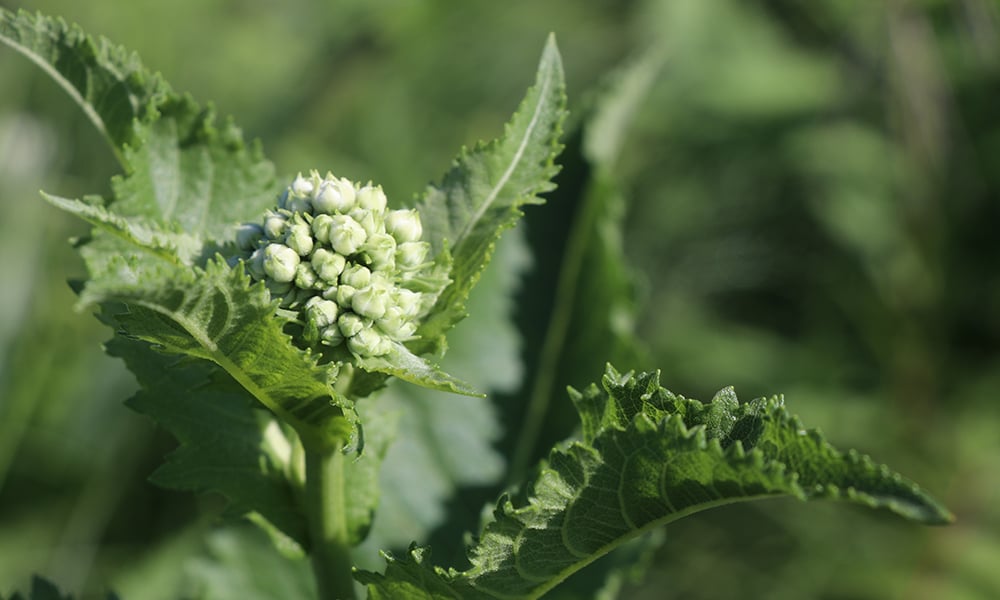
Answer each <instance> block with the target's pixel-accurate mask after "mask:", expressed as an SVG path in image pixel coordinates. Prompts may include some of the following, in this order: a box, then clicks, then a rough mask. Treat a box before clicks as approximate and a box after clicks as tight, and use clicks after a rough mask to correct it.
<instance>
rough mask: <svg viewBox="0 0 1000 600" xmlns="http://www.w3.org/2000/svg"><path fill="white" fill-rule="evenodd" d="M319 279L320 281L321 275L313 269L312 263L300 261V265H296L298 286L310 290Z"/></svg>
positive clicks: (296, 282)
mask: <svg viewBox="0 0 1000 600" xmlns="http://www.w3.org/2000/svg"><path fill="white" fill-rule="evenodd" d="M317 281H319V276H318V275H317V274H316V270H315V269H313V266H312V264H311V263H308V262H300V263H299V266H297V267H295V286H296V287H298V288H302V289H303V290H310V289H313V288H314V287H315V286H316V282H317Z"/></svg>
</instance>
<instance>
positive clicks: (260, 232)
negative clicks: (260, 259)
mask: <svg viewBox="0 0 1000 600" xmlns="http://www.w3.org/2000/svg"><path fill="white" fill-rule="evenodd" d="M262 237H264V228H263V227H261V226H260V225H258V224H257V223H244V224H243V225H240V226H239V227H237V228H236V246H237V247H238V248H239V249H240V250H253V249H254V248H256V247H257V242H259V241H260V238H262Z"/></svg>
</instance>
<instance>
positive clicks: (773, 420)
mask: <svg viewBox="0 0 1000 600" xmlns="http://www.w3.org/2000/svg"><path fill="white" fill-rule="evenodd" d="M571 396H572V399H573V401H574V404H575V405H576V406H577V409H578V411H579V412H580V417H581V420H582V423H583V436H582V437H583V439H582V440H581V441H579V442H574V443H571V444H569V445H568V446H566V447H564V448H557V449H555V450H553V452H552V454H551V455H550V456H549V460H548V461H547V462H546V463H544V464H543V465H542V467H541V470H540V473H539V475H538V476H537V478H536V479H535V480H534V481H533V482H531V486H530V487H529V488H528V489H527V492H526V498H525V499H520V500H515V498H513V497H510V496H505V497H503V498H501V500H500V502H499V503H498V505H497V507H496V509H495V511H494V514H493V520H492V521H490V522H489V523H487V524H486V526H485V528H484V529H483V532H482V534H481V536H480V538H479V540H478V541H477V542H476V544H475V545H474V546H473V547H472V548H471V551H470V559H471V561H472V565H473V566H472V568H471V569H469V570H468V571H464V572H455V571H451V572H445V571H443V570H440V569H438V570H434V569H431V568H429V567H428V566H426V565H424V564H423V563H422V558H421V554H420V551H419V550H411V552H410V556H409V557H407V558H405V559H403V560H399V561H396V560H390V568H389V570H388V571H387V574H386V575H385V576H380V575H373V574H362V575H361V576H360V578H361V580H362V581H363V582H364V583H367V584H369V586H370V590H371V591H370V594H371V595H370V597H372V598H390V597H391V598H439V597H440V598H537V597H539V596H541V595H542V594H543V593H545V592H546V591H548V590H549V589H551V588H552V587H554V586H555V585H557V584H558V583H559V582H561V581H562V580H563V579H565V578H566V577H568V576H569V575H570V574H572V573H574V572H576V571H577V570H579V569H580V568H582V567H584V566H586V565H587V564H589V563H591V562H592V561H594V560H595V559H597V558H599V557H600V556H602V555H604V554H606V553H607V552H609V551H610V550H612V549H614V548H615V547H617V546H619V545H621V544H622V543H623V542H625V541H627V540H629V539H631V538H633V537H635V536H637V535H640V534H641V533H643V532H645V531H648V530H650V529H652V528H655V527H659V526H661V525H664V524H666V523H669V522H671V521H674V520H676V519H679V518H681V517H684V516H686V515H689V514H692V513H695V512H698V511H701V510H704V509H706V508H711V507H714V506H720V505H723V504H728V503H732V502H739V501H744V500H751V499H756V498H765V497H771V496H779V495H791V496H794V497H797V498H800V499H802V500H812V499H831V500H843V501H848V502H853V503H857V504H861V505H864V506H869V507H872V508H884V509H888V510H890V511H892V512H895V513H896V514H898V515H901V516H903V517H906V518H908V519H913V520H917V521H921V522H924V523H929V524H942V523H947V522H949V521H950V520H951V519H952V517H951V515H950V513H949V512H948V511H947V509H945V508H944V507H942V506H941V505H940V504H938V503H937V502H936V501H935V500H933V499H932V498H931V497H930V496H928V495H927V494H926V493H925V492H924V491H923V490H921V489H920V488H919V487H918V486H917V485H916V484H914V483H912V482H910V481H908V480H906V479H904V478H903V477H902V476H900V475H899V474H897V473H894V472H893V471H891V470H890V469H889V468H888V467H886V466H884V465H879V464H877V463H875V462H873V461H872V460H871V459H870V458H869V457H867V456H863V455H861V454H858V453H857V452H854V451H850V452H846V453H844V452H840V451H838V450H836V449H835V448H833V447H832V446H831V445H830V444H828V443H827V442H826V441H825V440H824V439H823V437H822V436H821V435H820V434H819V432H817V431H815V430H809V431H807V430H805V429H803V427H802V424H801V423H800V422H799V421H798V419H797V418H795V417H793V416H792V415H790V414H789V413H788V411H787V410H786V409H785V407H784V402H783V400H782V399H781V398H780V397H772V398H760V399H757V400H753V401H751V402H748V403H746V404H742V405H741V404H739V402H738V401H737V399H736V395H735V393H734V392H733V391H732V389H731V388H727V389H725V390H722V391H721V392H719V393H718V394H717V395H716V397H715V398H714V399H713V400H712V402H710V403H707V404H702V403H701V402H698V401H696V400H689V399H686V398H683V397H681V396H676V395H674V394H671V393H670V392H668V391H667V390H665V389H663V388H662V387H660V385H659V381H658V374H656V373H644V374H641V375H638V376H636V375H634V374H631V373H629V374H625V375H621V374H619V373H617V372H616V371H614V370H613V369H611V368H610V367H609V368H608V372H607V374H606V375H605V377H604V380H603V389H600V388H598V387H597V386H590V387H589V388H587V389H586V390H585V391H584V392H582V393H581V392H576V391H571Z"/></svg>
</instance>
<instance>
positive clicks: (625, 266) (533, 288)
mask: <svg viewBox="0 0 1000 600" xmlns="http://www.w3.org/2000/svg"><path fill="white" fill-rule="evenodd" d="M659 66H660V64H659V54H657V53H652V52H650V53H647V54H645V55H643V56H642V57H641V58H640V60H638V61H634V62H632V63H629V64H627V65H625V67H623V68H622V69H620V70H619V71H617V72H615V73H614V77H611V78H609V81H608V82H606V83H605V84H604V85H603V87H602V89H601V90H600V93H599V94H597V95H596V97H595V99H594V100H593V101H592V102H591V106H590V107H589V108H588V109H587V110H586V111H585V112H584V115H583V118H582V122H581V123H580V125H579V126H578V128H577V130H575V131H574V132H573V133H572V134H571V135H570V136H569V139H568V141H567V143H566V150H565V151H564V152H563V163H564V171H562V172H561V173H560V175H559V177H558V178H557V179H556V182H557V184H558V185H559V187H558V188H557V190H556V191H555V192H554V193H552V194H551V195H550V197H549V203H548V204H547V205H546V206H544V207H541V208H540V209H539V210H538V212H537V213H536V216H535V219H534V220H529V221H528V222H527V225H528V234H529V237H530V239H531V241H532V246H533V248H534V250H535V254H536V256H537V257H538V258H537V261H538V265H537V267H536V269H535V270H534V271H533V272H532V273H531V274H530V276H529V280H528V282H527V284H526V286H525V291H524V292H523V293H522V296H523V300H522V301H523V302H525V303H527V302H531V304H532V306H533V307H536V308H535V309H534V310H531V311H523V312H522V313H521V314H519V315H518V323H519V326H520V328H521V333H522V336H523V337H524V340H525V352H526V357H525V362H526V364H528V365H529V377H528V380H527V381H526V385H525V387H524V389H522V390H521V391H520V392H519V393H518V394H515V395H513V397H512V398H510V401H509V403H508V404H509V406H510V414H511V415H512V416H511V417H510V421H511V423H512V426H511V428H510V429H511V431H513V432H516V435H517V439H516V441H515V442H514V450H513V452H512V456H513V458H512V460H511V469H510V477H512V478H513V479H515V480H516V479H520V478H521V477H523V476H524V474H525V472H526V471H527V469H528V468H529V466H530V465H531V464H533V463H534V462H535V461H537V460H538V459H540V458H541V457H542V456H544V453H545V452H546V450H547V449H548V448H549V447H550V446H551V444H552V443H553V442H554V441H556V440H561V439H564V438H565V437H566V436H567V435H568V434H569V432H570V431H572V428H573V427H574V426H575V417H574V415H573V411H572V410H565V409H568V408H569V407H568V405H566V404H565V403H564V404H563V405H561V406H560V405H555V406H552V405H550V400H552V399H556V398H558V397H559V390H560V389H562V387H564V386H566V385H576V386H583V385H586V384H587V383H588V382H589V381H590V380H591V379H590V378H591V377H592V376H593V373H595V372H598V371H599V370H600V369H602V368H603V366H604V364H605V363H606V362H608V361H611V362H624V363H627V364H640V361H639V359H638V357H639V356H640V355H641V354H642V352H641V350H640V348H639V343H638V340H637V337H636V334H635V312H636V306H635V305H636V300H635V298H636V290H635V288H636V285H635V283H634V279H635V278H634V275H633V270H632V267H631V264H630V261H629V260H628V258H627V257H626V255H625V250H624V218H625V210H626V198H625V195H624V193H623V191H622V185H621V183H620V182H619V180H618V176H617V174H616V168H615V166H616V163H617V160H618V154H619V151H620V149H621V146H622V140H623V139H624V137H625V135H626V133H627V131H628V129H629V125H630V124H631V121H632V118H633V117H634V116H635V114H636V110H637V108H638V106H639V105H640V104H641V102H642V100H643V99H644V98H645V97H646V95H647V93H648V91H649V87H650V85H651V84H652V82H653V81H654V79H655V76H656V74H657V73H658V71H659ZM560 408H564V410H560Z"/></svg>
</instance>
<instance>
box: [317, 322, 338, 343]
mask: <svg viewBox="0 0 1000 600" xmlns="http://www.w3.org/2000/svg"><path fill="white" fill-rule="evenodd" d="M319 339H320V341H321V342H323V343H324V344H326V345H327V346H339V345H340V343H341V342H343V341H344V334H342V333H341V332H340V328H339V327H338V326H336V325H331V326H330V327H327V328H326V329H324V330H323V331H321V332H320V334H319Z"/></svg>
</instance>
